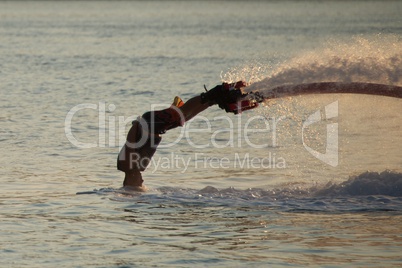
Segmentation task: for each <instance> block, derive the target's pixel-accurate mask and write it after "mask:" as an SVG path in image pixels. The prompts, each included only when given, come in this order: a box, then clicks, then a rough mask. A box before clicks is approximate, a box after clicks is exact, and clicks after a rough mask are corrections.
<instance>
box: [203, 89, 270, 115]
mask: <svg viewBox="0 0 402 268" xmlns="http://www.w3.org/2000/svg"><path fill="white" fill-rule="evenodd" d="M246 86H247V84H246V83H245V82H244V81H238V82H235V83H230V84H229V83H223V84H222V85H217V86H216V87H214V88H212V89H211V90H209V91H208V90H207V89H206V88H205V86H204V88H205V91H206V92H205V93H201V102H202V103H208V104H209V105H214V104H218V106H219V107H220V108H221V109H223V110H225V111H226V112H227V113H234V114H239V113H241V112H243V111H246V110H250V109H254V108H257V107H258V105H259V103H261V102H263V101H264V97H263V96H262V95H261V94H260V93H259V92H249V93H245V92H243V88H245V87H246Z"/></svg>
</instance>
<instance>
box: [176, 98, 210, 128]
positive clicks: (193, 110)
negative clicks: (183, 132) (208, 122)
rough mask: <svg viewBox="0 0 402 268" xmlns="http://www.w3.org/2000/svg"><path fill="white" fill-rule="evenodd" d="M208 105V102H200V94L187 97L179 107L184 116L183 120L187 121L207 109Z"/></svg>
mask: <svg viewBox="0 0 402 268" xmlns="http://www.w3.org/2000/svg"><path fill="white" fill-rule="evenodd" d="M209 106H210V105H209V104H208V103H202V101H201V96H196V97H194V98H191V99H189V100H188V101H187V102H186V103H184V105H183V106H181V107H180V111H181V113H182V115H183V116H184V121H185V122H187V121H188V120H190V119H191V118H193V117H194V116H196V115H197V114H199V113H201V112H202V111H204V110H205V109H207V108H208V107H209Z"/></svg>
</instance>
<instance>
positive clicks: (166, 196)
mask: <svg viewBox="0 0 402 268" xmlns="http://www.w3.org/2000/svg"><path fill="white" fill-rule="evenodd" d="M77 194H98V195H106V196H109V197H110V198H111V199H112V200H115V201H118V202H128V203H132V202H135V206H149V205H152V206H158V207H177V206H180V207H194V206H196V207H199V208H202V207H228V208H233V207H241V208H243V209H248V208H249V207H252V208H253V209H258V208H259V209H263V210H265V209H269V210H278V211H285V212H306V211H307V212H320V213H344V212H347V213H349V212H367V211H371V212H383V211H387V212H389V211H393V212H396V213H400V212H402V206H401V205H402V173H395V172H390V171H384V172H381V173H376V172H366V173H362V174H360V175H358V176H355V177H351V178H350V179H349V180H347V181H345V182H342V183H340V184H328V185H325V186H321V187H319V186H315V187H301V186H292V185H288V186H285V187H281V188H277V189H260V188H250V189H246V190H239V189H235V188H232V187H230V188H226V189H217V188H215V187H212V186H207V187H205V188H203V189H201V190H199V189H198V190H197V189H187V188H178V187H161V188H156V189H149V191H147V192H135V191H134V192H133V191H130V190H127V189H124V188H123V189H112V188H104V189H99V190H94V191H91V192H80V193H77Z"/></svg>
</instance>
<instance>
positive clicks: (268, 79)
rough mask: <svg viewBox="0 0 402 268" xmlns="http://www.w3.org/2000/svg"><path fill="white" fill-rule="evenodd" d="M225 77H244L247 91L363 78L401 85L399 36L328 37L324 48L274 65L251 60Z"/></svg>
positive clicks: (400, 44) (354, 80) (223, 76)
mask: <svg viewBox="0 0 402 268" xmlns="http://www.w3.org/2000/svg"><path fill="white" fill-rule="evenodd" d="M221 78H222V80H224V81H235V80H239V79H242V80H245V81H247V82H248V83H249V84H251V85H250V86H249V87H248V88H247V91H252V90H268V89H271V88H274V87H277V86H281V85H295V84H302V83H313V82H366V83H379V84H388V85H399V86H401V85H402V40H400V38H398V37H394V36H387V37H386V36H382V35H378V36H375V37H372V38H363V37H355V38H352V41H351V42H350V43H340V42H339V41H335V40H331V41H328V42H327V44H326V48H324V49H321V50H315V51H311V52H304V53H303V54H301V55H300V56H299V57H296V58H293V59H290V60H287V61H285V62H283V63H282V64H281V65H279V66H277V67H273V66H272V65H271V64H268V65H265V66H264V65H263V64H260V63H257V64H256V63H250V64H249V66H246V67H242V68H234V69H232V70H230V71H228V72H227V73H225V74H223V75H221Z"/></svg>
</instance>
